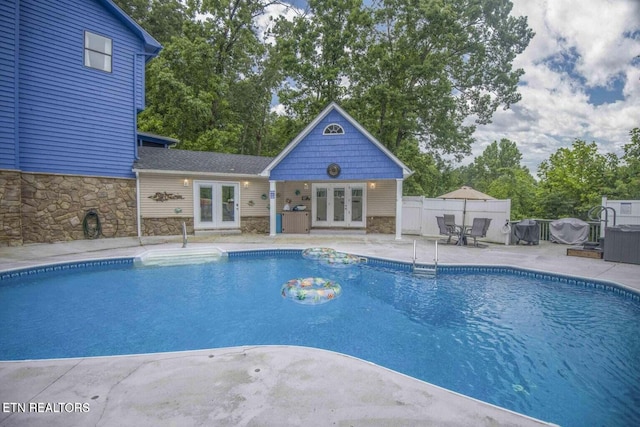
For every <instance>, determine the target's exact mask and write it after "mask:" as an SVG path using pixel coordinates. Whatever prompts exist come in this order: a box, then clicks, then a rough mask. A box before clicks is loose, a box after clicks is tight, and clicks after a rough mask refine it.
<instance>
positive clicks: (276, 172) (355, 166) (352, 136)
mask: <svg viewBox="0 0 640 427" xmlns="http://www.w3.org/2000/svg"><path fill="white" fill-rule="evenodd" d="M331 123H337V124H339V125H341V126H342V127H343V128H344V131H345V132H344V135H323V134H322V132H323V131H324V128H325V127H326V126H327V125H328V124H331ZM331 163H337V164H338V165H340V169H341V172H340V176H338V177H337V178H330V177H329V176H328V175H327V166H329V165H330V164H331ZM393 178H402V168H401V167H400V166H399V165H398V164H396V163H395V162H394V161H393V160H391V159H390V158H389V157H388V156H387V155H386V154H385V153H384V152H383V151H382V150H380V149H379V148H378V147H377V146H376V145H375V144H374V143H373V142H371V141H370V140H369V139H368V138H367V137H366V136H365V135H363V134H362V133H361V132H360V131H358V129H356V128H355V127H354V126H353V125H352V124H351V123H350V122H349V121H348V120H346V119H345V118H344V117H343V116H342V115H341V114H340V113H339V112H337V111H335V110H334V111H332V112H330V113H329V114H327V116H326V117H325V118H324V119H323V120H321V121H320V122H319V123H318V125H317V126H316V127H315V128H314V129H313V130H312V131H311V132H309V134H307V135H306V137H305V138H304V139H303V140H302V141H300V143H298V145H296V147H295V148H294V149H293V150H292V151H291V152H290V153H289V154H288V155H287V156H286V157H285V158H283V159H282V160H281V161H280V163H278V165H277V166H276V167H275V168H274V169H273V170H272V171H271V174H270V175H269V179H272V180H332V179H337V180H368V179H393Z"/></svg>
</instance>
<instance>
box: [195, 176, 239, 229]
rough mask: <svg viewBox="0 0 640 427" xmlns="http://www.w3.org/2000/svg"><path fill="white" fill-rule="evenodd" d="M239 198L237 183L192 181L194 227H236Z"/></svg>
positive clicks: (237, 223)
mask: <svg viewBox="0 0 640 427" xmlns="http://www.w3.org/2000/svg"><path fill="white" fill-rule="evenodd" d="M239 198H240V184H239V183H236V182H216V181H194V182H193V217H194V218H193V222H194V228H237V227H238V226H239V224H240V215H239V211H238V201H239Z"/></svg>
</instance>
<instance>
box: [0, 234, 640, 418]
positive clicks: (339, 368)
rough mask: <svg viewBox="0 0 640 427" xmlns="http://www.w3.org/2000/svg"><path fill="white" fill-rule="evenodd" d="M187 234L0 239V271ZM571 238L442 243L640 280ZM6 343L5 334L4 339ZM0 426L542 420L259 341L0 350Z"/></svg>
mask: <svg viewBox="0 0 640 427" xmlns="http://www.w3.org/2000/svg"><path fill="white" fill-rule="evenodd" d="M414 239H415V240H416V241H417V248H418V262H423V263H430V262H432V261H433V257H434V252H435V244H434V239H429V238H424V237H413V236H405V238H404V239H403V240H399V241H398V240H395V239H393V236H384V235H360V236H337V235H334V236H331V235H326V236H309V235H304V236H302V235H294V236H291V235H279V236H277V237H275V238H270V237H266V236H256V235H236V236H211V237H207V238H198V239H196V238H191V239H190V241H189V244H188V247H198V246H205V245H207V246H211V245H213V246H216V247H218V248H220V249H223V250H238V249H264V248H307V247H316V246H330V247H333V248H335V249H337V250H341V251H345V252H350V253H355V254H360V255H364V256H379V257H385V258H390V259H396V260H402V261H411V259H412V256H413V240H414ZM179 247H181V239H180V238H177V237H176V238H145V239H143V240H142V242H140V241H139V240H138V239H133V238H124V239H101V240H95V241H79V242H68V243H59V244H42V245H27V246H23V247H18V248H6V247H3V248H0V271H2V270H8V269H14V268H24V267H30V266H34V265H41V264H51V263H60V262H66V261H74V260H85V259H97V258H108V257H117V256H135V255H137V254H140V253H142V252H144V251H145V250H148V249H151V248H179ZM566 249H567V246H561V245H554V244H549V243H546V242H541V244H540V245H539V246H504V245H495V244H490V245H489V246H488V247H486V248H482V249H480V248H473V247H458V246H451V245H439V251H438V256H439V261H440V263H442V264H500V265H511V266H520V267H526V268H536V269H539V270H545V271H550V272H557V273H563V274H570V275H577V276H581V277H589V278H596V279H601V280H609V281H614V282H616V283H619V284H621V285H624V286H627V287H629V288H633V289H636V290H640V280H639V279H638V277H640V266H638V265H631V264H618V263H609V262H605V261H602V260H594V259H587V258H576V257H568V256H566ZM0 345H1V344H0ZM0 403H1V404H2V408H1V410H0V426H21V425H24V426H27V425H28V426H38V425H42V426H47V427H52V426H73V425H78V426H81V425H82V426H84V425H98V426H119V425H136V426H147V425H148V426H165V425H166V426H168V425H180V426H187V425H233V426H236V425H238V426H283V425H322V426H324V425H344V426H358V425H366V426H370V425H373V426H378V425H379V426H383V425H384V426H387V425H421V426H424V425H427V426H428V425H433V426H484V425H486V426H535V425H543V424H544V423H542V422H540V421H537V420H533V419H531V418H528V417H525V416H522V415H519V414H515V413H513V412H510V411H506V410H503V409H500V408H497V407H495V406H492V405H488V404H486V403H483V402H479V401H476V400H473V399H470V398H467V397H464V396H461V395H459V394H456V393H453V392H450V391H447V390H444V389H441V388H439V387H436V386H434V385H431V384H428V383H425V382H422V381H419V380H416V379H414V378H410V377H407V376H405V375H402V374H399V373H396V372H393V371H390V370H388V369H385V368H382V367H380V366H376V365H374V364H371V363H369V362H366V361H362V360H359V359H355V358H352V357H349V356H345V355H341V354H337V353H333V352H329V351H324V350H318V349H310V348H301V347H291V346H261V347H242V348H224V349H212V350H201V351H187V352H180V353H160V354H150V355H136V356H116V357H98V358H83V359H61V360H42V361H23V362H0Z"/></svg>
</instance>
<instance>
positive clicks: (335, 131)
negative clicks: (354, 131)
mask: <svg viewBox="0 0 640 427" xmlns="http://www.w3.org/2000/svg"><path fill="white" fill-rule="evenodd" d="M322 134H323V135H344V128H343V127H342V126H340V125H339V124H337V123H331V124H330V125H327V127H326V128H324V131H323V132H322Z"/></svg>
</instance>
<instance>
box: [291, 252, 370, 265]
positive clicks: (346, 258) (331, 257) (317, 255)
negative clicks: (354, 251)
mask: <svg viewBox="0 0 640 427" xmlns="http://www.w3.org/2000/svg"><path fill="white" fill-rule="evenodd" d="M302 256H303V257H304V258H307V259H313V260H316V261H319V262H321V263H323V264H326V265H329V266H332V267H346V266H349V265H353V264H358V263H360V262H362V259H361V258H360V257H358V256H356V255H351V254H347V253H344V252H338V251H336V250H335V249H331V248H309V249H305V250H304V251H303V252H302Z"/></svg>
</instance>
